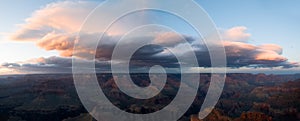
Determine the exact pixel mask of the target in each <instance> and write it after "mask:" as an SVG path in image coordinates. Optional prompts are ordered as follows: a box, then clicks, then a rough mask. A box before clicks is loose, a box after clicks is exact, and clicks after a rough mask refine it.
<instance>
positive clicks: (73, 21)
mask: <svg viewBox="0 0 300 121" xmlns="http://www.w3.org/2000/svg"><path fill="white" fill-rule="evenodd" d="M96 5H97V4H96V3H94V2H85V1H79V2H74V1H63V2H56V3H52V4H49V5H47V6H45V7H44V8H41V9H40V10H38V11H36V12H35V13H33V14H32V16H31V17H30V18H28V19H26V23H25V24H23V25H21V26H20V29H19V30H18V31H17V32H15V33H14V34H12V35H11V38H13V39H14V40H17V41H32V42H34V43H36V45H37V46H39V47H41V48H43V49H45V50H56V51H58V52H59V53H60V56H62V57H50V58H39V59H37V60H35V61H33V62H35V63H28V64H23V65H21V66H20V67H23V68H25V67H26V68H44V69H45V68H48V69H49V68H51V69H52V68H64V69H66V68H70V67H71V61H70V59H69V57H72V56H73V53H75V55H76V56H77V57H78V58H80V59H85V60H86V61H89V60H90V59H91V58H86V57H87V56H86V55H95V57H96V58H97V61H98V62H97V65H98V66H104V67H105V68H104V69H106V67H108V66H109V62H111V63H119V64H121V65H122V64H123V63H124V61H125V60H111V55H112V52H113V50H114V48H115V46H116V44H117V43H118V42H119V39H120V38H121V36H120V35H118V34H108V33H102V34H104V37H103V40H101V42H100V43H101V45H98V48H97V49H96V51H94V50H93V48H92V46H93V45H95V44H97V43H93V42H92V41H89V40H90V38H95V37H98V36H99V35H100V34H101V33H83V34H82V35H83V36H81V38H80V39H81V40H82V41H84V42H85V43H83V44H80V45H78V47H77V50H76V51H74V50H73V47H74V44H75V40H76V39H77V38H76V35H77V32H78V31H79V28H80V25H81V24H82V22H83V21H84V19H85V17H86V16H87V15H88V13H89V12H90V11H91V10H92V9H93V8H95V7H96ZM112 14H113V13H112ZM103 16H109V15H103ZM221 34H222V37H223V39H224V41H223V43H221V44H216V45H215V46H220V45H222V46H224V47H225V50H226V54H227V64H228V67H232V68H241V67H254V68H260V67H261V68H265V67H271V68H272V67H283V68H292V67H298V66H299V65H298V63H295V62H289V61H288V59H287V58H286V57H284V56H282V52H283V49H282V48H281V47H280V46H278V45H275V44H264V45H254V44H250V43H248V40H249V39H250V37H251V34H250V33H247V28H246V27H244V26H237V27H233V28H229V29H227V30H223V31H221ZM136 35H138V36H132V37H130V38H126V39H125V40H123V41H126V42H125V43H123V45H122V47H123V49H124V50H126V49H129V48H132V47H134V46H135V45H136V42H137V41H149V42H151V43H152V44H151V45H147V46H144V47H141V48H140V49H138V51H136V52H135V54H134V55H133V57H132V58H131V61H130V63H131V65H132V66H133V67H149V66H152V65H157V64H160V65H163V66H165V67H178V65H179V63H178V60H177V58H176V56H175V55H174V53H172V52H171V51H173V52H176V54H178V55H179V56H183V57H187V58H188V57H189V55H190V54H191V52H190V51H189V50H187V47H186V43H185V42H186V41H187V42H188V44H191V45H192V47H193V52H195V54H196V56H197V59H198V62H199V66H201V67H210V66H211V65H210V56H209V52H208V49H207V47H206V46H205V44H203V42H199V41H202V40H200V39H197V38H195V37H192V36H188V35H182V37H183V38H181V37H178V35H177V34H176V33H173V32H166V31H162V32H158V33H153V32H152V33H151V32H150V33H140V34H136ZM196 42H199V43H196ZM212 51H213V50H212ZM123 52H124V53H126V51H123ZM124 55H125V54H124ZM101 61H103V63H101ZM6 65H9V64H6ZM9 66H11V67H15V68H18V67H17V66H16V65H13V64H10V65H9ZM6 67H8V66H6Z"/></svg>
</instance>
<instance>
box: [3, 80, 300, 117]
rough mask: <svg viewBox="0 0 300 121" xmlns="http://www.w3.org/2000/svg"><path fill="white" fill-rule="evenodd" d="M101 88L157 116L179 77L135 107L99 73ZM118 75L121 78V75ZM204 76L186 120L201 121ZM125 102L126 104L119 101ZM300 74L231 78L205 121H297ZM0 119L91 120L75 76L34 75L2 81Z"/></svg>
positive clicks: (122, 105) (139, 111) (126, 106)
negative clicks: (81, 98)
mask: <svg viewBox="0 0 300 121" xmlns="http://www.w3.org/2000/svg"><path fill="white" fill-rule="evenodd" d="M97 76H98V80H99V86H101V87H102V89H103V91H104V92H105V94H106V96H107V97H109V99H111V101H112V103H113V104H114V105H115V106H117V107H119V108H120V109H122V110H124V111H127V112H131V113H137V114H147V113H151V112H155V111H157V110H160V109H161V108H163V107H164V105H166V104H168V103H169V102H170V101H172V98H173V97H174V96H175V95H176V92H177V89H178V86H179V85H180V74H168V79H167V84H166V86H165V87H164V89H163V90H162V93H160V94H159V96H157V97H156V98H153V99H151V100H147V102H146V103H142V104H141V105H137V104H138V103H137V102H136V100H134V99H132V98H130V97H128V96H126V95H124V93H122V92H121V91H120V90H119V89H118V87H117V86H116V84H115V82H114V80H113V78H112V76H111V74H97ZM119 76H122V74H120V75H119ZM131 76H132V78H133V80H135V82H136V83H137V84H138V85H141V86H142V85H147V84H148V83H149V80H148V76H147V74H133V75H131ZM209 80H210V74H201V80H199V81H200V88H199V89H198V94H197V97H196V99H195V100H194V102H193V105H192V106H191V107H190V108H189V110H188V111H187V112H186V113H185V114H184V116H182V117H181V119H180V120H182V121H189V120H191V121H199V119H198V118H197V113H198V112H199V110H200V107H201V105H202V103H203V100H204V97H205V95H206V92H207V88H208V86H209V84H210V81H209ZM120 102H122V103H120ZM299 110H300V74H293V75H265V74H228V75H227V78H226V82H225V87H224V90H223V93H222V95H221V98H220V100H219V101H218V103H217V105H216V108H215V109H214V110H213V111H212V113H211V114H210V115H209V116H208V117H206V118H205V119H204V121H298V120H300V112H299ZM0 120H1V121H92V120H94V119H93V118H92V116H90V115H89V114H88V112H87V111H86V110H85V108H84V107H83V106H82V104H81V102H80V100H79V98H78V96H77V93H76V89H75V86H74V82H73V78H72V74H33V75H15V76H14V75H10V76H1V77H0Z"/></svg>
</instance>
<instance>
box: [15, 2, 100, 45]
mask: <svg viewBox="0 0 300 121" xmlns="http://www.w3.org/2000/svg"><path fill="white" fill-rule="evenodd" d="M96 6H97V3H96V2H92V1H77V2H76V1H61V2H55V3H51V4H48V5H46V6H45V7H44V8H42V9H40V10H37V11H35V12H34V13H33V14H32V16H31V17H30V18H27V19H26V20H25V22H26V23H25V24H22V25H19V26H20V27H21V29H19V30H18V31H17V32H15V33H13V34H12V35H11V38H12V39H13V40H17V41H37V40H39V39H40V38H43V37H44V36H45V35H47V34H48V33H50V32H59V33H76V32H78V30H79V27H80V26H81V24H82V22H83V21H84V19H85V17H86V16H87V15H88V14H89V13H90V12H91V11H92V10H93V9H94V8H95V7H96Z"/></svg>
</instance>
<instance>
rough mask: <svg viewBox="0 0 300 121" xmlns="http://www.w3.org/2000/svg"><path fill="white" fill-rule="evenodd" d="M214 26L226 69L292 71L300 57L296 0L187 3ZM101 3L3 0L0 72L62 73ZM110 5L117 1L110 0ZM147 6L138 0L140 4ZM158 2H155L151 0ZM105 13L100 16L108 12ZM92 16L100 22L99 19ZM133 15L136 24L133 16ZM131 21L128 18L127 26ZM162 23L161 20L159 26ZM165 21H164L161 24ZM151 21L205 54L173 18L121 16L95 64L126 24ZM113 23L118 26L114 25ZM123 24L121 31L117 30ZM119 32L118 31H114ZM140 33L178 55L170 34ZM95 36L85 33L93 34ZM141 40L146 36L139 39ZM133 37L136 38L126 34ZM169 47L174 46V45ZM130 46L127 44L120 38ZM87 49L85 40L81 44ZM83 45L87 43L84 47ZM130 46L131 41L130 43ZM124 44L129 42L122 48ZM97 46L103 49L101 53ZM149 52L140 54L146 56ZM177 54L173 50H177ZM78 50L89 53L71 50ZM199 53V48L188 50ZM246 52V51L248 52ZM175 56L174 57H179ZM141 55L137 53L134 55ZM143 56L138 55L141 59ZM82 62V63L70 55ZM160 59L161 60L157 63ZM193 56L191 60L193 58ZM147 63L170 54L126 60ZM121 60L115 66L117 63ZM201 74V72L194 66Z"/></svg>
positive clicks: (298, 4)
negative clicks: (202, 12) (86, 21)
mask: <svg viewBox="0 0 300 121" xmlns="http://www.w3.org/2000/svg"><path fill="white" fill-rule="evenodd" d="M195 1H196V2H197V3H198V4H199V5H200V6H201V7H203V8H204V10H205V11H206V12H207V13H208V14H209V16H210V17H211V18H212V20H213V21H214V22H215V24H216V26H217V28H218V30H219V31H220V33H221V36H222V37H223V39H224V43H222V44H223V45H224V46H225V47H226V51H227V52H226V53H227V55H228V58H227V59H228V67H229V69H228V70H229V71H230V72H251V73H259V72H261V73H298V72H300V68H299V67H298V63H299V62H300V55H299V54H298V53H297V52H298V51H299V48H297V45H300V41H299V40H298V38H300V34H298V33H297V31H298V28H299V27H300V24H299V21H300V13H299V12H298V11H299V8H300V1H297V0H291V1H289V2H286V1H284V0H264V1H261V0H244V1H240V0H227V1H226V2H219V1H216V0H195ZM101 2H102V1H101V0H85V1H78V0H69V1H60V0H59V1H58V0H38V1H36V0H26V1H22V0H3V1H1V2H0V3H1V4H0V9H1V13H0V18H2V19H1V21H0V26H1V28H0V65H1V66H0V73H1V74H18V73H52V72H53V73H54V72H66V71H67V72H68V71H70V63H71V60H70V58H71V56H72V52H73V51H72V49H73V45H74V38H75V37H76V35H77V32H79V28H80V26H81V24H82V23H83V21H84V19H85V18H86V16H87V15H88V14H89V13H90V12H91V11H92V10H93V9H94V8H95V7H96V6H97V5H98V4H99V3H101ZM115 2H119V1H118V0H116V1H115ZM147 4H152V3H151V1H145V5H147ZM156 4H159V3H156ZM113 14H114V12H109V13H107V14H105V15H103V16H105V17H106V16H110V15H113ZM103 16H100V17H103ZM136 18H139V19H136ZM134 19H136V21H132V20H134ZM162 20H165V21H162ZM168 20H172V21H168ZM145 23H155V24H163V25H168V26H170V27H173V28H175V30H177V31H178V32H180V33H182V34H183V35H184V37H185V39H188V40H190V42H191V44H193V45H194V46H195V49H196V50H201V49H202V50H203V48H204V50H205V47H204V45H202V44H201V43H196V42H195V41H196V40H197V38H195V34H194V33H193V30H192V29H190V27H189V26H188V25H186V24H185V23H184V22H180V20H177V19H176V17H174V16H168V15H166V14H165V13H159V12H158V13H155V12H152V13H151V12H149V13H146V12H141V13H138V15H132V16H129V17H128V18H127V19H124V20H123V21H121V22H119V24H116V26H115V28H114V27H113V28H112V30H111V31H110V33H106V34H107V40H106V41H108V42H107V43H105V44H104V45H103V47H102V48H100V49H98V50H97V52H95V53H93V54H96V55H97V56H96V57H99V59H100V60H105V61H102V62H99V65H100V66H104V67H106V66H107V65H109V64H107V63H108V62H109V59H110V58H109V57H108V56H107V55H109V54H111V50H110V48H109V47H113V45H114V44H115V43H114V42H115V39H117V38H119V35H120V34H121V33H122V32H120V31H121V30H122V29H124V28H125V29H124V30H123V33H124V32H127V31H125V30H126V29H129V28H130V27H131V26H136V25H143V24H145ZM120 26H121V27H120ZM124 26H125V27H124ZM122 27H123V28H122ZM149 32H151V31H147V32H144V33H143V34H144V35H145V36H143V39H144V40H148V41H153V43H156V44H162V45H165V46H170V48H171V50H174V51H175V52H179V53H183V50H184V46H183V44H181V41H180V39H178V38H177V36H176V35H174V33H170V32H168V31H166V32H164V31H163V32H159V33H149ZM97 35H99V33H98V34H96V35H90V34H87V35H86V36H87V38H88V37H93V36H97ZM146 35H147V36H146ZM130 39H132V40H135V39H137V38H133V37H131V38H130ZM174 42H176V44H174ZM128 43H130V40H128ZM88 44H93V43H88ZM88 44H87V45H88ZM87 45H81V46H82V47H86V48H88V47H87ZM131 45H132V43H131ZM128 47H130V44H129V45H128ZM103 48H104V49H103ZM145 50H147V51H157V52H155V53H145V52H147V51H145ZM178 50H180V51H178ZM79 51H80V53H85V54H86V52H87V51H90V50H89V49H82V50H79ZM196 52H199V53H201V52H204V51H196ZM249 52H251V53H249ZM185 54H186V53H183V54H182V55H185ZM142 55H143V56H142ZM145 55H146V56H145ZM78 58H80V59H83V60H86V61H89V60H88V58H84V57H78ZM161 58H167V59H166V62H165V63H161V61H160V60H161ZM198 59H199V58H198ZM141 60H148V61H150V62H147V64H149V63H150V65H153V64H163V66H166V67H176V65H177V64H176V63H175V62H174V60H176V59H174V57H173V56H172V55H171V54H170V52H167V51H165V50H164V49H162V48H161V47H157V46H148V47H145V48H142V49H140V51H138V52H137V53H136V56H135V59H133V60H132V62H133V63H134V66H136V67H138V66H142V67H147V66H150V65H145V63H140V62H141ZM207 61H210V60H207V59H206V60H205V59H199V62H201V63H203V65H201V67H207V66H209V64H208V62H207ZM119 63H121V62H119ZM202 69H203V68H202Z"/></svg>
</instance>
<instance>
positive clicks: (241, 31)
mask: <svg viewBox="0 0 300 121" xmlns="http://www.w3.org/2000/svg"><path fill="white" fill-rule="evenodd" d="M246 31H247V27H244V26H237V27H233V28H230V29H228V30H225V31H223V32H221V33H222V35H223V36H222V37H223V39H224V40H225V41H248V39H249V38H250V37H251V34H249V33H247V32H246Z"/></svg>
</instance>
